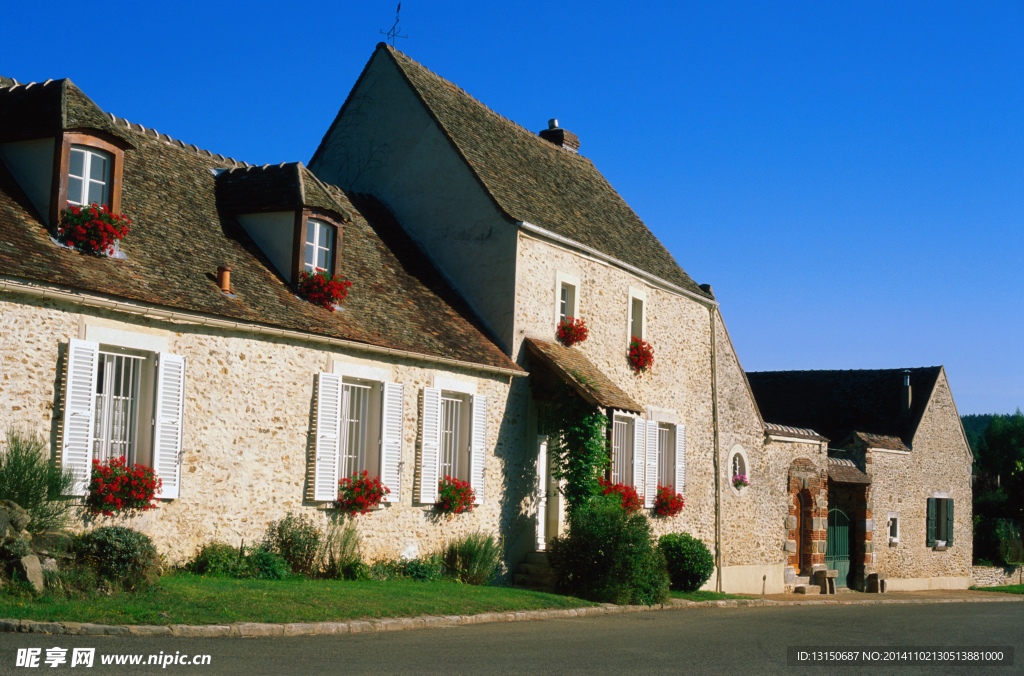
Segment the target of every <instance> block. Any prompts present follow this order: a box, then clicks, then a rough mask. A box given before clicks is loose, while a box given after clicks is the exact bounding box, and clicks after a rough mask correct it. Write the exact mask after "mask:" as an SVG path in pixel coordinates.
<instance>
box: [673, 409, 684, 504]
mask: <svg viewBox="0 0 1024 676" xmlns="http://www.w3.org/2000/svg"><path fill="white" fill-rule="evenodd" d="M675 441H676V444H675V446H676V467H675V475H676V493H681V494H682V495H683V497H686V425H676V439H675Z"/></svg>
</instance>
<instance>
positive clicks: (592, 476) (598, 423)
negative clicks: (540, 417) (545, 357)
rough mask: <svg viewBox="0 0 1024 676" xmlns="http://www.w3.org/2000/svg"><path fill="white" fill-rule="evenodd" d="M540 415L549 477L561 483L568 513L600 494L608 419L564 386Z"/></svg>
mask: <svg viewBox="0 0 1024 676" xmlns="http://www.w3.org/2000/svg"><path fill="white" fill-rule="evenodd" d="M544 413H545V427H546V428H547V430H546V431H547V432H548V454H549V456H550V458H551V474H552V476H553V477H554V478H555V479H557V480H558V481H559V482H560V483H561V482H563V481H564V485H563V486H562V488H561V492H562V495H564V496H565V502H566V510H567V511H568V512H569V513H570V514H571V513H572V512H573V511H574V510H575V509H577V508H579V507H581V506H583V505H585V504H587V503H588V502H589V501H590V499H591V498H592V497H594V496H595V495H598V494H599V493H600V492H601V489H600V484H599V481H600V480H601V479H602V478H603V477H604V471H605V469H606V468H607V467H608V465H609V463H610V456H609V453H608V440H607V438H606V437H605V426H606V425H607V421H608V419H607V418H606V417H605V416H604V415H602V414H601V412H600V411H598V410H597V409H596V408H594V407H593V406H591V405H590V404H588V403H587V402H586V401H584V400H583V399H582V398H581V397H579V396H578V395H577V394H576V393H575V392H573V391H572V390H571V389H569V387H567V386H565V385H561V386H560V387H559V389H558V391H557V392H556V394H555V398H554V401H552V402H549V403H548V405H547V406H546V407H545V411H544Z"/></svg>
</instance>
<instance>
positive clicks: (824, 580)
mask: <svg viewBox="0 0 1024 676" xmlns="http://www.w3.org/2000/svg"><path fill="white" fill-rule="evenodd" d="M838 577H839V571H838V570H816V571H814V584H816V585H817V586H819V587H821V593H822V594H835V593H836V578H838Z"/></svg>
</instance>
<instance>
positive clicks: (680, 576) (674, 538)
mask: <svg viewBox="0 0 1024 676" xmlns="http://www.w3.org/2000/svg"><path fill="white" fill-rule="evenodd" d="M658 549H660V550H661V553H662V554H664V556H665V563H666V565H667V567H668V576H669V580H670V582H671V585H672V591H681V592H692V591H697V590H698V589H700V588H701V587H702V586H704V583H705V582H707V581H708V579H710V578H711V573H713V572H714V571H715V559H714V557H712V556H711V551H710V550H709V549H708V546H707V545H705V544H704V543H703V542H701V541H700V540H698V539H697V538H695V537H693V536H691V535H690V534H689V533H669V534H668V535H662V536H661V539H660V540H658Z"/></svg>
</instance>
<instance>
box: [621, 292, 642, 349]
mask: <svg viewBox="0 0 1024 676" xmlns="http://www.w3.org/2000/svg"><path fill="white" fill-rule="evenodd" d="M634 301H639V303H640V335H639V336H637V338H639V339H640V340H647V292H646V291H645V290H643V289H639V288H636V287H633V286H631V287H629V301H628V303H627V304H626V343H627V344H629V342H630V341H632V340H633V335H634V333H633V303H634Z"/></svg>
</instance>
